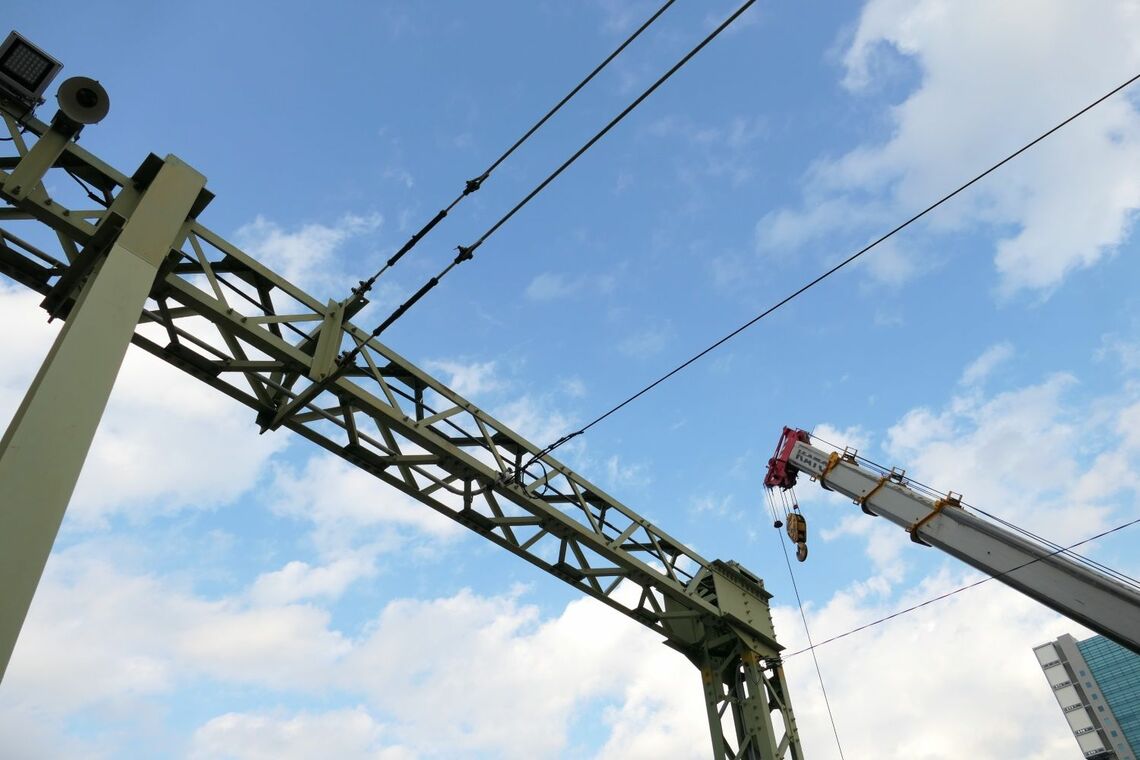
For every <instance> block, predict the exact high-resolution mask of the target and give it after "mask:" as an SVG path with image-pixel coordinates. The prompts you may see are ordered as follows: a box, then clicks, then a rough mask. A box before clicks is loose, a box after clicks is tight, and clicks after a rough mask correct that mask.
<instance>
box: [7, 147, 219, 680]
mask: <svg viewBox="0 0 1140 760" xmlns="http://www.w3.org/2000/svg"><path fill="white" fill-rule="evenodd" d="M45 170H46V167H45ZM36 181H37V183H38V181H39V177H36ZM205 183H206V179H205V177H203V176H202V175H201V174H199V173H198V172H197V171H195V170H194V169H193V168H191V167H190V166H188V165H187V164H184V163H183V162H182V161H180V160H179V159H177V158H175V157H174V156H167V158H166V161H165V162H164V164H163V166H162V168H161V169H160V170H159V172H158V175H157V176H156V177H155V178H154V180H153V181H152V182H151V184H150V186H149V187H148V188H147V189H146V190H145V191H144V193H143V196H142V198H141V200H140V201H139V205H138V207H137V208H136V209H135V211H134V212H133V213H132V214H131V217H130V219H128V220H127V222H126V224H125V225H124V227H123V229H122V231H121V233H120V234H119V237H118V239H117V240H116V241H115V243H114V244H113V245H112V246H111V248H110V251H109V252H108V253H107V256H106V257H105V258H104V259H103V261H102V262H101V264H99V265H98V266H97V267H96V269H95V270H94V272H93V273H92V275H91V277H90V278H89V279H88V281H87V283H86V284H85V285H84V287H83V290H82V292H81V293H80V295H79V298H78V299H77V301H76V303H75V307H74V308H73V309H72V311H71V314H70V315H69V316H68V318H67V323H66V324H65V325H64V327H63V330H62V331H61V332H60V334H59V337H58V338H56V341H55V344H54V345H53V346H52V348H51V351H50V352H49V353H48V356H47V358H46V359H45V360H44V363H43V365H42V366H41V367H40V370H39V372H38V373H37V375H36V378H35V380H34V381H33V382H32V385H31V387H30V388H29V389H28V393H27V395H26V396H25V397H24V400H23V402H22V403H21V404H20V407H19V409H18V410H17V411H16V415H15V417H13V419H12V423H11V425H10V426H9V427H8V430H7V431H6V432H5V433H4V437H3V439H0V679H2V678H3V675H4V671H5V670H7V667H8V662H9V660H10V658H11V655H12V650H13V648H14V647H15V645H16V639H17V638H18V637H19V634H20V628H21V627H22V626H23V623H24V619H25V617H26V616H27V613H28V608H29V607H30V606H31V603H32V597H33V596H34V595H35V590H36V586H37V584H38V583H39V580H40V576H41V575H42V574H43V569H44V565H45V564H46V563H47V558H48V555H49V554H50V553H51V547H52V544H53V543H54V542H55V537H56V534H57V533H58V532H59V526H60V524H61V523H62V522H63V515H64V512H65V510H66V509H67V503H68V501H69V500H70V499H71V493H72V491H73V490H74V489H75V482H76V480H77V479H78V478H79V472H80V470H81V469H82V467H83V461H84V459H85V458H86V457H87V451H88V449H89V448H90V446H91V440H92V438H93V437H94V435H95V430H96V428H97V427H98V425H99V420H100V418H101V417H102V414H103V410H104V408H105V407H106V405H107V399H108V397H109V396H110V393H111V388H112V386H113V385H114V382H115V377H116V376H117V375H118V372H119V368H120V366H121V365H122V362H123V356H124V355H125V354H126V351H127V346H128V344H129V343H130V340H131V336H132V335H133V333H134V331H135V326H136V325H137V324H138V320H139V315H140V313H141V312H142V309H143V307H144V305H145V304H146V299H147V296H148V295H149V294H150V291H151V288H152V287H153V285H154V280H155V277H156V276H157V274H158V271H159V266H160V265H161V263H162V261H163V260H164V259H165V258H166V256H167V254H168V253H169V252H170V250H171V248H172V247H173V246H174V245H175V244H176V242H179V241H178V236H179V234H180V231H181V230H182V229H183V227H184V224H185V222H186V219H187V217H188V216H189V214H190V210H191V208H192V206H193V204H194V202H195V200H196V199H197V198H198V195H199V193H200V192H201V190H202V188H203V187H204V186H205ZM23 191H26V188H25V189H24V190H23Z"/></svg>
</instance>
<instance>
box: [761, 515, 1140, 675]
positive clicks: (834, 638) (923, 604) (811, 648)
mask: <svg viewBox="0 0 1140 760" xmlns="http://www.w3.org/2000/svg"><path fill="white" fill-rule="evenodd" d="M1137 523H1140V517H1138V518H1136V519H1135V520H1131V521H1129V522H1126V523H1124V524H1123V525H1118V526H1116V527H1115V528H1111V529H1109V530H1106V531H1104V532H1103V533H1098V534H1096V535H1095V536H1089V537H1088V538H1086V539H1084V540H1083V541H1078V542H1077V543H1075V544H1070V545H1069V546H1066V547H1063V548H1061V549H1056V550H1054V551H1052V552H1050V553H1049V554H1046V555H1044V556H1041V557H1035V558H1034V559H1031V560H1029V561H1028V562H1023V563H1021V564H1020V565H1018V566H1017V567H1011V568H1010V569H1009V570H1005V571H1003V572H1000V573H996V574H993V575H987V576H986V577H985V578H981V579H979V580H976V581H974V582H973V583H967V584H966V585H965V586H961V587H959V588H956V589H954V590H953V591H947V592H946V593H944V594H939V595H938V596H935V597H931V598H930V599H927V600H926V601H925V602H921V603H919V604H916V605H913V606H911V607H907V608H906V609H902V610H898V611H897V612H893V613H891V614H890V615H887V616H885V617H881V618H879V619H878V620H872V621H871V622H870V623H865V624H864V625H861V626H858V627H856V628H852V629H851V630H849V631H847V632H846V633H841V634H839V635H838V636H832V637H831V638H829V639H824V640H823V641H821V642H819V643H818V644H812V643H811V642H810V641H809V642H808V646H807V647H805V648H803V649H799V650H796V651H795V652H792V653H791V654H788V655H784V659H787V658H789V657H795V656H796V655H799V654H803V653H804V652H808V651H812V652H814V650H816V649H818V648H819V647H821V646H824V645H825V644H830V643H832V642H833V641H839V640H840V639H845V638H847V637H848V636H851V635H853V634H856V633H859V632H860V631H865V630H867V629H868V628H874V627H875V626H877V625H881V624H882V623H885V622H887V621H888V620H894V619H895V618H897V617H902V616H903V615H906V614H907V613H910V612H914V611H915V610H919V609H922V608H923V607H926V606H928V605H931V604H934V603H935V602H940V601H942V600H943V599H948V598H950V597H952V596H954V595H955V594H960V593H962V592H963V591H968V590H969V589H972V588H974V587H976V586H980V585H982V584H983V583H987V582H989V581H992V580H998V579H1001V578H1002V577H1004V576H1006V575H1009V574H1010V573H1013V572H1016V571H1018V570H1020V569H1021V568H1023V567H1028V566H1029V565H1032V564H1034V563H1036V562H1040V561H1042V560H1045V559H1049V558H1050V557H1053V556H1055V555H1057V554H1060V553H1061V552H1064V551H1068V550H1069V549H1075V548H1076V547H1078V546H1082V545H1084V544H1087V543H1089V542H1091V541H1096V540H1097V539H1099V538H1104V537H1105V536H1107V535H1110V534H1112V533H1116V532H1117V531H1121V530H1124V529H1125V528H1129V527H1131V526H1133V525H1136V524H1137Z"/></svg>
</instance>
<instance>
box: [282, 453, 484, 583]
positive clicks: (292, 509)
mask: <svg viewBox="0 0 1140 760" xmlns="http://www.w3.org/2000/svg"><path fill="white" fill-rule="evenodd" d="M271 494H272V495H271V499H272V502H271V509H272V511H273V512H274V513H275V514H277V515H281V516H285V517H291V518H294V519H298V520H304V521H308V522H311V523H312V524H313V533H312V536H313V540H314V542H315V544H316V546H317V548H318V550H319V551H320V552H321V553H322V556H325V557H329V558H331V559H334V560H336V559H339V560H342V561H343V560H346V559H348V555H347V554H346V553H348V554H352V555H354V556H353V558H352V561H351V562H349V563H348V564H344V565H340V566H339V567H338V569H337V571H336V572H335V573H334V574H333V576H335V577H341V576H343V575H344V574H345V573H348V572H349V571H354V572H357V573H360V574H362V575H367V574H368V573H369V572H371V564H370V562H368V561H363V560H364V558H367V557H375V556H376V555H377V554H379V553H381V552H387V551H392V550H393V549H395V548H396V547H399V546H405V545H406V544H408V543H409V542H411V541H414V540H420V541H424V540H426V541H428V542H429V543H430V542H441V541H447V540H450V539H452V538H455V537H457V536H459V535H461V534H463V533H464V532H465V529H464V528H462V527H461V526H460V525H459V524H458V523H456V522H454V521H452V520H449V519H448V518H446V517H444V516H443V515H441V514H439V513H438V512H436V511H435V510H433V509H432V508H430V507H428V506H426V505H424V504H421V503H420V502H418V501H416V500H415V499H413V498H412V497H410V496H407V495H406V494H404V493H403V492H401V491H398V490H396V489H395V488H393V487H392V486H389V485H388V484H386V483H384V482H382V481H380V480H378V479H377V478H376V477H374V476H373V475H371V474H369V473H368V472H366V471H364V470H361V469H360V468H358V467H354V466H353V465H351V464H349V463H348V462H345V461H344V460H343V459H340V458H339V457H336V456H333V455H332V454H317V455H314V456H312V457H310V458H309V459H308V460H307V461H306V462H305V464H304V465H303V466H302V467H293V466H286V465H281V466H279V467H278V468H277V471H276V476H275V479H274V482H273V487H272V491H271ZM326 580H331V578H328V579H326ZM340 582H342V581H340V580H338V581H337V583H340ZM344 582H346V583H347V582H349V581H344ZM334 587H335V584H334Z"/></svg>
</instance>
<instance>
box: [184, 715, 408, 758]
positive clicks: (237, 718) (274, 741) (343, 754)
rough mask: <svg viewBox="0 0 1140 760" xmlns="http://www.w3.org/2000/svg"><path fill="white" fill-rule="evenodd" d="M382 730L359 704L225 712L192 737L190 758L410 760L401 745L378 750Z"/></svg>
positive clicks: (382, 741)
mask: <svg viewBox="0 0 1140 760" xmlns="http://www.w3.org/2000/svg"><path fill="white" fill-rule="evenodd" d="M384 745H385V741H384V726H382V725H380V724H378V723H377V722H376V721H375V720H373V718H372V716H371V715H370V714H369V713H368V711H367V710H366V709H365V708H364V707H361V706H358V707H355V708H351V709H341V710H331V711H328V712H323V713H311V712H302V713H298V714H295V715H292V716H283V715H277V714H245V713H226V714H225V715H219V716H218V717H216V718H214V719H212V720H210V721H209V722H208V723H206V724H205V725H204V726H201V727H200V728H199V729H198V730H197V731H196V732H195V733H194V740H193V747H192V749H191V751H190V757H191V758H192V759H201V760H304V759H307V758H315V757H330V758H333V757H335V758H337V759H338V760H342V759H343V760H415V758H416V757H417V756H416V754H415V753H413V752H412V751H410V750H407V749H404V748H402V747H391V746H387V747H386V746H384Z"/></svg>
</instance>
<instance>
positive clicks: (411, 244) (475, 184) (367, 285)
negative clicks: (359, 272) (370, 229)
mask: <svg viewBox="0 0 1140 760" xmlns="http://www.w3.org/2000/svg"><path fill="white" fill-rule="evenodd" d="M675 2H676V0H666V2H665V3H664V4H663V5H662V6H661V7H660V8H658V9H657V12H656V13H654V14H653V15H652V16H650V17H649V18H648V19H646V20H645V22H644V23H642V25H641V26H639V27H638V28H637V29H636V30H635V31H634V32H633V34H631V35H629V36H628V37H626V38H625V41H624V42H622V43H621V44H620V45H618V46H617V48H615V49H614V51H613V52H612V53H610V54H609V55H608V56H606V58H605V60H603V61H602V62H601V63H599V64H598V65H597V66H596V67H595V68H594V70H593V71H591V72H590V73H589V74H587V75H586V78H585V79H583V80H582V81H580V82H579V83H578V84H577V85H575V86H574V89H572V90H570V92H568V93H566V95H565V96H563V98H562V100H560V101H558V102H557V103H556V104H555V105H554V107H553V108H551V109H550V110H549V111H547V112H546V114H545V115H544V116H543V117H542V118H541V119H539V120H538V121H536V122H535V123H534V124H533V125H531V127H530V129H528V130H527V131H526V132H525V133H524V134H523V136H522V137H520V138H519V139H517V140H515V142H514V144H513V145H511V147H509V148H507V150H506V151H505V152H504V153H503V154H502V155H501V156H499V157H498V158H496V159H495V160H494V161H493V162H492V163H491V165H490V166H488V167H487V168H486V169H484V170H483V173H482V174H480V175H479V176H478V177H475V178H474V179H469V180H467V183H466V185H465V186H464V188H463V192H461V193H460V194H459V195H457V196H456V197H455V200H453V201H452V202H451V203H449V204H448V205H447V206H445V207H444V208H443V209H441V210H440V211H439V212H438V213H437V214H436V215H435V216H434V217H432V218H431V219H430V220H429V221H428V223H427V224H425V225H424V226H423V227H421V228H420V230H419V231H418V232H416V234H414V235H412V237H411V238H409V240H408V242H406V243H404V245H403V246H402V247H401V248H400V249H399V250H398V251H396V253H395V254H393V255H392V256H391V258H389V259H388V261H387V262H386V263H385V264H384V266H382V267H381V268H380V269H379V271H377V272H376V274H374V275H372V276H371V277H370V278H368V279H367V280H361V281H360V283H359V284H358V285H357V287H355V288H353V290H352V294H353V298H361V297H363V296H364V294H365V293H367V292H368V291H369V290H371V289H372V286H373V285H375V284H376V281H377V280H378V279H380V276H381V275H383V274H384V272H386V271H387V270H388V269H390V268H392V267H393V266H395V265H396V262H398V261H399V260H400V259H401V258H403V257H404V255H405V254H406V253H408V252H409V251H411V250H412V249H413V248H415V246H416V244H417V243H419V242H420V240H422V239H423V237H424V236H425V235H427V234H428V233H429V232H431V230H432V228H433V227H435V226H436V225H437V224H439V223H440V222H441V221H443V218H444V217H445V216H447V215H448V213H450V212H451V210H452V209H454V208H455V207H456V206H457V205H459V202H460V201H461V200H463V199H464V198H466V197H467V196H468V195H470V194H472V193H473V192H475V191H477V190H478V189H479V188H481V187H482V186H483V183H484V182H485V181H486V180H487V179H488V178H489V177H490V176H491V172H493V171H495V169H497V168H498V167H499V164H501V163H503V162H504V161H506V160H507V158H508V157H509V156H510V155H511V154H512V153H514V152H515V151H516V150H518V148H519V147H520V146H522V144H523V143H525V142H526V141H527V140H529V139H530V138H531V136H532V135H533V134H534V133H535V132H537V131H538V130H539V129H541V128H542V125H543V124H545V123H546V122H547V121H549V120H550V118H551V117H552V116H554V114H556V113H558V111H560V110H561V109H562V106H564V105H566V104H567V103H569V102H570V99H571V98H573V97H574V96H575V95H577V94H578V93H579V92H580V91H581V90H582V88H583V87H585V86H586V85H587V84H589V83H590V81H591V80H592V79H593V78H594V77H596V76H597V75H598V74H599V73H600V72H601V71H602V69H604V68H605V67H606V66H608V65H609V64H610V63H611V62H612V61H613V60H614V59H615V58H617V57H618V56H619V55H621V53H622V51H623V50H625V49H626V48H627V47H629V45H630V43H632V42H633V41H634V40H636V39H637V38H638V37H640V36H641V33H642V32H644V31H645V30H646V29H648V28H649V27H650V26H651V25H652V24H653V22H655V21H656V20H657V19H658V18H659V17H660V16H661V14H663V13H664V12H665V11H667V10H668V9H669V6H671V5H673V3H675Z"/></svg>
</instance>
